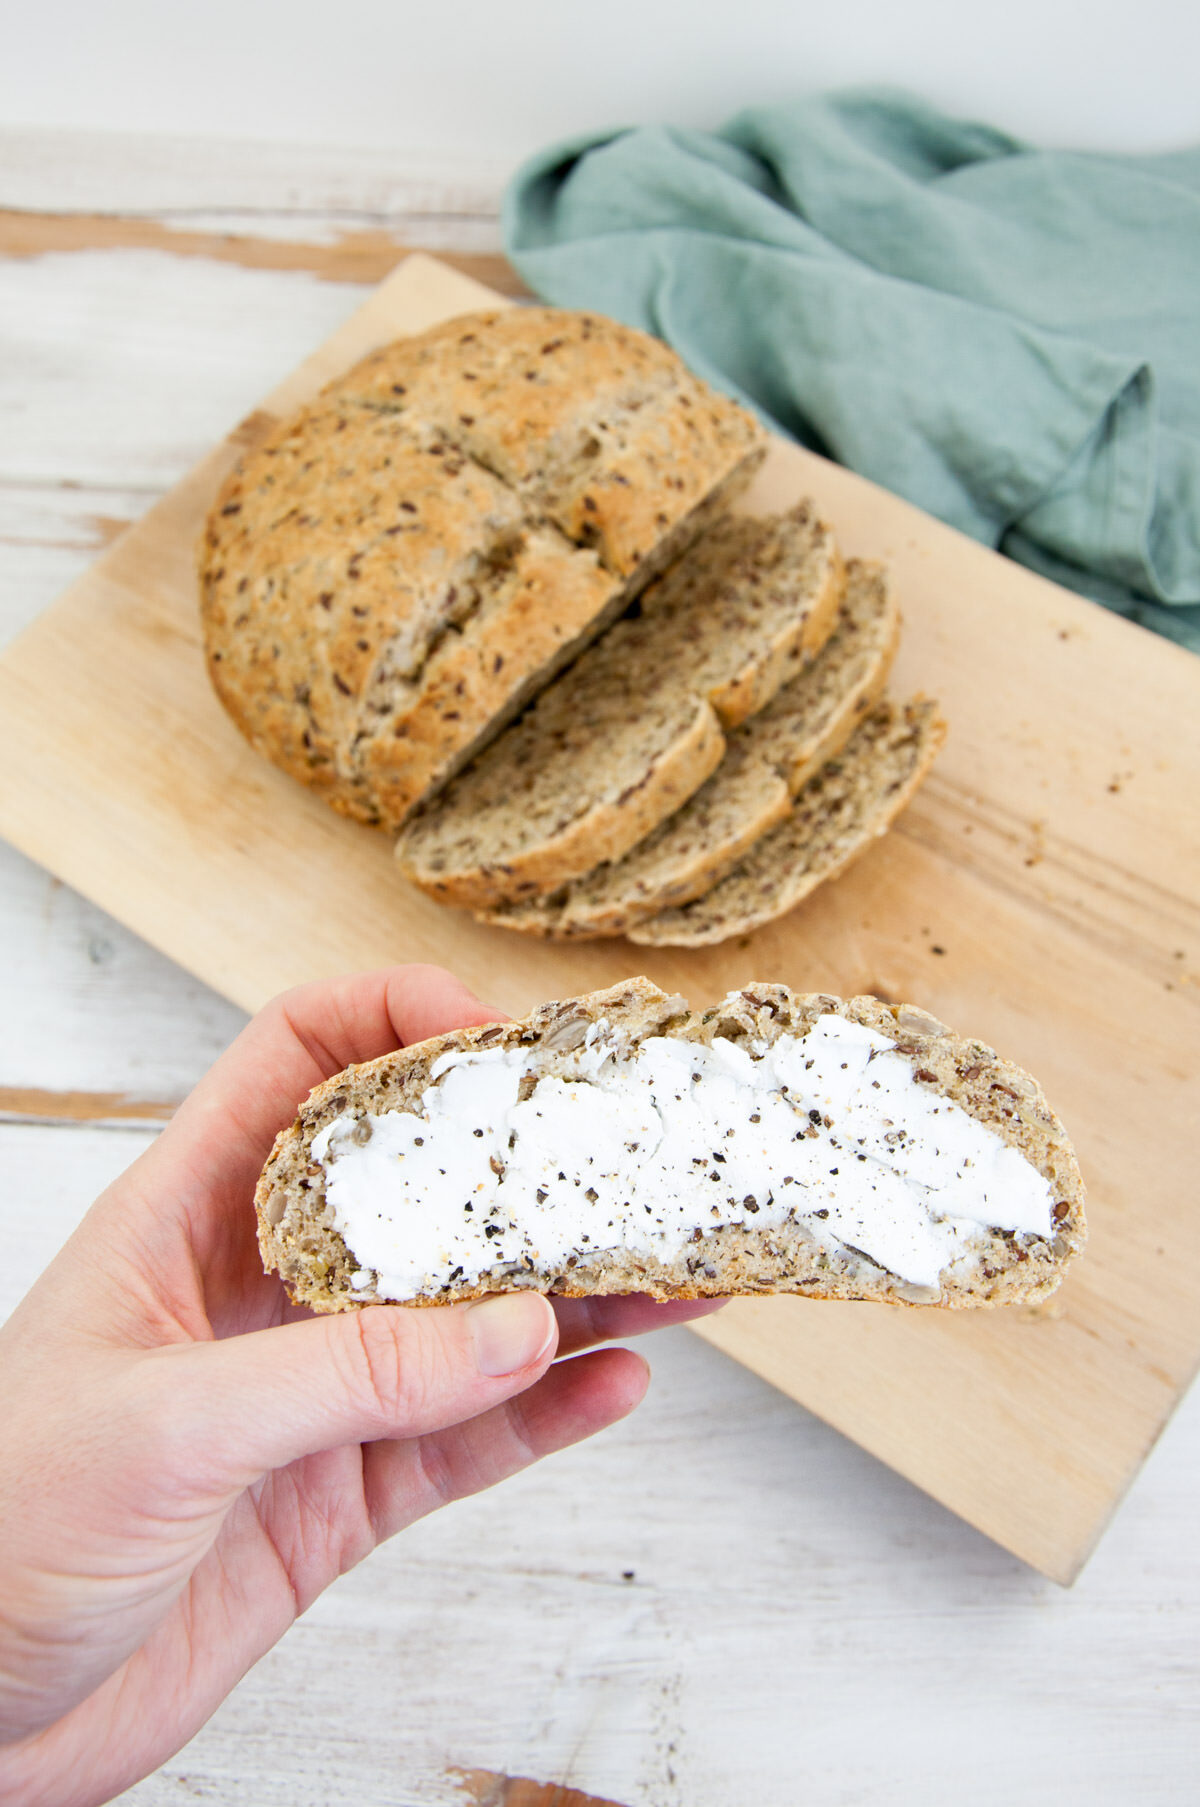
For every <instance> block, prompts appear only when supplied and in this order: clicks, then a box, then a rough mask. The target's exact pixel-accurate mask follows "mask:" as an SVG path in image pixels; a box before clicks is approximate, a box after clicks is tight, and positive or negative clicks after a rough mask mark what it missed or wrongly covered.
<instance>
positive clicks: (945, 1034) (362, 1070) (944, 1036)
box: [255, 978, 1086, 1311]
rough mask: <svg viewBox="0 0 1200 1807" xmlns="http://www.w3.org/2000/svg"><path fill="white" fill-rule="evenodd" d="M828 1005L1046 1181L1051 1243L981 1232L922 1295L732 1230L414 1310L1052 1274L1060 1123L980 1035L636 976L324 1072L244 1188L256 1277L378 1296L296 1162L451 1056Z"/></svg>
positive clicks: (943, 1293)
mask: <svg viewBox="0 0 1200 1807" xmlns="http://www.w3.org/2000/svg"><path fill="white" fill-rule="evenodd" d="M831 1013H832V1014H837V1015H840V1016H843V1017H845V1018H846V1019H847V1020H848V1021H850V1022H854V1023H860V1024H863V1025H865V1026H866V1027H868V1028H870V1029H874V1030H876V1031H878V1032H879V1033H881V1034H883V1035H885V1036H886V1037H887V1038H888V1039H889V1040H890V1041H891V1042H892V1043H893V1046H894V1047H895V1049H896V1051H897V1052H898V1053H900V1054H901V1055H903V1056H904V1058H905V1059H907V1060H909V1061H910V1062H911V1064H912V1066H913V1069H914V1078H915V1080H916V1082H917V1083H918V1084H919V1085H921V1086H927V1087H929V1088H931V1089H933V1090H935V1091H937V1092H938V1093H940V1094H941V1095H943V1096H946V1097H950V1098H953V1099H954V1100H955V1101H956V1102H957V1103H958V1104H959V1105H961V1106H962V1107H963V1108H964V1109H965V1110H967V1111H968V1112H969V1113H970V1114H971V1115H972V1116H973V1117H975V1118H976V1119H977V1120H978V1121H979V1122H981V1123H983V1124H985V1125H986V1126H987V1127H988V1128H990V1129H992V1130H994V1131H995V1132H996V1133H997V1134H998V1135H999V1136H1000V1137H1001V1138H1002V1139H1003V1140H1004V1141H1005V1142H1007V1143H1009V1144H1010V1145H1011V1146H1013V1147H1015V1148H1017V1149H1018V1150H1019V1151H1020V1152H1021V1153H1022V1154H1023V1155H1024V1156H1025V1158H1026V1159H1027V1160H1028V1161H1030V1162H1031V1164H1032V1165H1033V1166H1034V1167H1035V1168H1036V1169H1037V1170H1038V1172H1040V1173H1041V1174H1042V1175H1043V1176H1044V1177H1045V1178H1046V1179H1047V1180H1048V1181H1049V1183H1050V1185H1051V1187H1052V1188H1053V1193H1054V1198H1055V1206H1054V1232H1053V1235H1052V1236H1051V1238H1050V1239H1049V1240H1045V1239H1042V1238H1039V1237H1029V1236H1023V1235H1017V1234H1010V1233H1005V1232H993V1233H991V1235H990V1237H989V1238H987V1239H986V1240H985V1243H984V1245H983V1247H982V1249H981V1252H980V1255H979V1257H978V1261H977V1264H976V1269H975V1271H973V1272H972V1273H971V1274H970V1275H969V1276H967V1277H963V1276H958V1277H957V1278H954V1279H952V1280H949V1281H945V1282H944V1284H943V1286H942V1287H941V1289H940V1291H938V1293H937V1296H936V1297H934V1296H932V1293H933V1289H929V1288H920V1287H914V1286H912V1285H909V1284H908V1283H906V1282H904V1281H902V1280H901V1279H899V1277H898V1276H896V1275H895V1274H890V1273H888V1272H887V1271H886V1270H883V1269H880V1268H878V1267H876V1266H875V1265H874V1264H872V1263H870V1262H865V1260H864V1258H862V1257H861V1256H858V1257H857V1258H855V1251H847V1252H846V1257H845V1259H842V1258H839V1257H837V1256H836V1254H835V1255H833V1256H831V1255H830V1252H829V1251H828V1250H824V1249H821V1248H819V1247H817V1246H816V1245H815V1244H813V1243H812V1242H811V1241H810V1240H806V1238H805V1237H804V1236H803V1235H802V1234H801V1235H795V1236H793V1237H792V1238H791V1240H790V1241H789V1240H788V1237H787V1235H786V1233H783V1232H780V1231H779V1230H774V1231H772V1232H770V1233H769V1235H767V1236H764V1235H763V1234H762V1233H758V1232H755V1231H754V1230H753V1229H751V1228H747V1227H745V1226H736V1225H735V1226H730V1227H728V1228H727V1229H724V1230H720V1231H717V1232H715V1233H714V1234H712V1235H710V1236H708V1237H705V1238H703V1239H702V1241H701V1242H700V1243H699V1244H698V1245H688V1253H687V1255H686V1256H685V1257H682V1258H680V1259H679V1260H676V1261H673V1262H668V1263H662V1262H657V1261H655V1260H653V1259H649V1258H647V1257H645V1256H636V1257H635V1256H633V1255H632V1254H628V1255H624V1256H618V1255H605V1256H600V1257H596V1258H591V1259H589V1258H587V1257H585V1256H581V1257H579V1258H576V1257H571V1258H570V1259H569V1261H568V1263H567V1265H566V1267H565V1268H564V1269H563V1270H562V1271H556V1272H555V1273H553V1274H550V1273H539V1272H534V1273H528V1272H526V1271H525V1270H524V1269H521V1270H503V1271H497V1272H495V1273H491V1274H487V1275H484V1276H483V1277H482V1278H481V1280H480V1281H479V1282H478V1283H477V1284H474V1285H467V1286H464V1285H461V1284H459V1285H452V1284H449V1283H448V1282H447V1283H446V1284H443V1285H441V1286H439V1287H437V1289H436V1290H434V1291H431V1293H430V1294H429V1296H427V1297H422V1298H420V1299H416V1300H413V1301H411V1303H413V1304H414V1305H427V1304H451V1303H459V1302H461V1301H464V1300H468V1299H473V1298H480V1297H483V1296H485V1295H486V1294H488V1293H490V1292H497V1291H508V1290H512V1289H513V1288H515V1287H521V1286H530V1287H536V1288H538V1289H539V1290H546V1289H547V1288H552V1289H553V1290H554V1291H555V1292H558V1293H561V1294H563V1295H565V1296H567V1297H583V1296H591V1295H596V1294H603V1293H627V1292H643V1293H649V1294H651V1295H652V1296H653V1297H655V1298H660V1299H667V1298H699V1297H713V1296H727V1295H729V1294H761V1293H771V1292H797V1293H801V1294H803V1295H804V1296H806V1297H811V1298H835V1299H836V1298H855V1299H882V1300H887V1301H888V1302H890V1303H898V1304H910V1305H912V1304H925V1305H934V1304H936V1305H939V1306H941V1307H943V1308H946V1309H961V1308H964V1307H970V1306H992V1305H1001V1304H1007V1303H1013V1302H1018V1301H1022V1302H1028V1301H1029V1300H1032V1299H1038V1298H1042V1297H1045V1296H1046V1295H1047V1294H1049V1293H1050V1292H1052V1291H1053V1290H1054V1289H1055V1288H1056V1287H1057V1286H1058V1284H1059V1283H1060V1281H1061V1279H1062V1276H1063V1273H1064V1271H1065V1269H1066V1266H1067V1264H1068V1263H1069V1262H1070V1261H1071V1260H1073V1259H1074V1258H1075V1256H1077V1255H1078V1254H1079V1253H1080V1251H1081V1250H1082V1248H1083V1245H1084V1241H1085V1239H1086V1223H1085V1218H1084V1197H1083V1184H1082V1180H1081V1178H1080V1174H1079V1168H1078V1164H1077V1162H1076V1160H1075V1155H1074V1152H1073V1150H1072V1148H1071V1145H1070V1142H1069V1141H1068V1139H1067V1137H1066V1134H1065V1132H1064V1130H1063V1127H1062V1125H1061V1123H1060V1122H1059V1121H1058V1119H1057V1117H1056V1116H1055V1115H1054V1113H1053V1111H1052V1110H1051V1109H1050V1107H1049V1105H1048V1104H1047V1102H1046V1099H1045V1097H1044V1095H1043V1093H1042V1091H1041V1088H1040V1087H1039V1086H1038V1084H1037V1082H1036V1081H1035V1080H1034V1079H1032V1078H1031V1077H1030V1075H1029V1074H1028V1073H1025V1072H1023V1071H1022V1070H1021V1069H1020V1068H1019V1067H1016V1066H1014V1065H1013V1064H1012V1063H1011V1062H1008V1061H1004V1060H1002V1059H1000V1058H999V1056H997V1054H996V1053H995V1051H994V1050H993V1049H991V1048H989V1047H987V1046H986V1044H984V1043H982V1042H979V1041H976V1040H972V1039H969V1038H964V1037H960V1036H957V1035H955V1034H954V1033H953V1032H952V1031H950V1030H948V1029H946V1028H945V1026H944V1025H943V1024H941V1023H939V1022H937V1021H936V1019H934V1018H932V1017H930V1016H929V1015H927V1014H926V1013H925V1012H924V1011H922V1010H919V1009H917V1008H916V1007H914V1006H912V1005H907V1004H901V1005H886V1004H882V1003H880V1002H879V1001H878V1000H877V999H875V998H869V997H859V998H851V999H848V1000H844V1001H843V1000H841V999H838V998H833V997H829V996H827V995H825V994H820V993H818V994H812V995H804V994H800V993H796V992H792V991H790V990H789V989H788V987H786V986H782V985H773V984H767V983H753V984H750V985H746V986H743V987H742V988H741V990H740V991H736V992H731V993H730V994H729V996H728V997H727V998H726V999H724V1000H723V1002H722V1003H721V1004H719V1005H717V1006H715V1007H714V1008H712V1009H710V1010H708V1011H705V1012H703V1013H699V1012H689V1011H688V1009H687V1006H686V1003H685V1001H684V1000H683V999H682V998H679V997H672V996H669V995H667V994H665V993H663V992H661V991H659V989H658V988H657V986H654V985H652V984H651V983H650V982H649V981H648V980H646V979H642V978H639V979H631V980H627V981H625V982H624V983H623V984H621V985H618V986H613V987H610V988H609V989H608V990H607V991H600V992H591V993H588V994H586V995H584V996H583V997H579V998H571V999H567V1000H565V1001H561V1002H558V1001H555V1002H551V1003H548V1004H543V1005H541V1006H539V1007H538V1009H537V1010H535V1011H532V1012H531V1013H530V1015H529V1016H528V1017H526V1018H524V1019H522V1020H521V1021H518V1022H513V1023H506V1024H493V1025H490V1026H486V1027H484V1028H480V1029H470V1030H461V1031H455V1032H452V1033H451V1034H449V1035H443V1036H438V1037H436V1038H434V1039H433V1040H432V1041H429V1042H423V1043H420V1044H419V1045H417V1046H416V1047H413V1048H408V1049H402V1050H401V1051H400V1052H398V1053H396V1054H390V1055H385V1056H383V1057H382V1058H381V1059H380V1060H377V1061H372V1062H368V1063H366V1064H365V1065H363V1066H361V1067H356V1068H355V1067H352V1068H349V1069H347V1071H346V1072H345V1073H343V1074H339V1075H337V1077H336V1078H334V1079H331V1080H328V1081H326V1083H325V1084H324V1085H322V1086H318V1087H317V1089H316V1090H315V1091H314V1092H313V1093H312V1094H311V1095H310V1097H309V1098H308V1100H307V1101H306V1103H305V1104H304V1105H303V1106H302V1107H301V1110H300V1113H299V1115H298V1116H297V1118H296V1121H295V1123H294V1124H293V1125H292V1126H291V1128H290V1129H288V1130H285V1131H284V1132H283V1133H282V1134H281V1135H280V1136H279V1137H278V1138H277V1139H276V1143H275V1147H274V1148H273V1150H272V1152H271V1156H270V1158H269V1160H268V1161H267V1164H266V1166H265V1167H264V1169H263V1173H262V1176H261V1178H260V1180H259V1184H258V1188H257V1190H256V1193H255V1207H256V1211H257V1214H258V1224H259V1242H260V1247H261V1250H262V1255H263V1261H264V1265H265V1267H266V1268H267V1271H268V1272H270V1271H278V1272H280V1273H281V1274H282V1275H283V1277H284V1279H285V1281H286V1283H287V1285H288V1289H289V1291H290V1292H291V1294H292V1297H293V1298H294V1299H295V1300H296V1301H297V1302H299V1303H303V1304H306V1305H309V1306H311V1307H312V1308H313V1309H314V1310H317V1311H341V1310H347V1309H353V1308H355V1307H357V1306H359V1305H363V1304H371V1303H379V1302H382V1301H379V1300H378V1299H377V1298H376V1296H375V1295H374V1292H373V1289H372V1287H370V1286H366V1287H364V1286H363V1285H362V1284H360V1283H359V1282H358V1281H357V1280H355V1279H354V1278H352V1276H353V1275H354V1273H355V1269H356V1264H355V1262H354V1258H353V1256H352V1255H351V1254H350V1253H349V1251H348V1250H347V1249H346V1246H345V1244H344V1243H343V1242H342V1240H341V1238H340V1236H339V1235H338V1233H337V1231H336V1230H335V1229H334V1228H333V1226H332V1222H331V1221H330V1219H329V1216H328V1213H327V1212H326V1209H325V1206H324V1190H323V1186H324V1174H323V1171H322V1169H321V1168H320V1167H319V1166H318V1165H316V1164H315V1163H311V1162H309V1161H308V1158H307V1153H306V1150H307V1148H308V1146H309V1145H310V1144H311V1141H312V1138H313V1137H314V1136H315V1135H316V1134H317V1133H318V1132H319V1130H320V1129H321V1128H323V1127H324V1126H325V1125H326V1124H327V1123H329V1122H331V1121H332V1120H333V1119H334V1118H335V1117H338V1116H340V1115H341V1114H342V1113H343V1112H345V1111H347V1110H349V1111H351V1112H355V1111H357V1112H359V1113H365V1112H367V1111H372V1110H375V1111H378V1110H385V1109H407V1110H417V1109H419V1108H420V1097H421V1093H422V1091H423V1090H424V1087H425V1085H426V1084H427V1083H428V1079H429V1074H430V1072H431V1069H432V1068H433V1066H434V1063H435V1062H436V1061H437V1059H438V1058H439V1057H440V1056H441V1055H442V1054H444V1053H447V1052H451V1051H456V1052H457V1051H463V1052H465V1051H469V1050H472V1049H478V1048H481V1047H495V1046H504V1047H513V1046H518V1045H520V1046H525V1047H528V1048H530V1049H531V1050H534V1051H535V1052H536V1057H537V1059H538V1062H539V1065H540V1066H541V1067H542V1070H543V1071H553V1070H554V1061H555V1059H556V1057H557V1056H558V1055H561V1054H564V1053H566V1052H568V1051H569V1050H570V1049H571V1048H573V1047H576V1046H578V1045H579V1042H580V1041H581V1040H582V1039H583V1037H584V1036H585V1035H586V1033H587V1031H588V1029H589V1027H590V1026H591V1025H592V1024H595V1023H598V1022H601V1021H603V1022H604V1023H605V1024H606V1025H608V1026H609V1028H610V1029H612V1028H614V1027H615V1029H616V1030H617V1031H618V1032H619V1033H620V1034H621V1036H622V1037H623V1038H625V1039H627V1041H628V1042H629V1044H630V1045H632V1044H634V1043H636V1042H637V1041H639V1040H641V1039H643V1038H644V1037H646V1036H648V1035H654V1034H669V1035H675V1036H680V1037H683V1038H687V1039H692V1040H696V1041H700V1042H708V1041H711V1040H712V1039H713V1038H714V1037H716V1036H723V1037H727V1038H730V1039H733V1040H744V1041H746V1042H747V1043H749V1044H750V1045H751V1046H762V1045H764V1044H765V1045H769V1044H770V1043H771V1042H772V1041H774V1040H775V1039H776V1037H777V1036H779V1035H781V1034H786V1033H789V1032H791V1033H797V1034H803V1033H804V1031H805V1030H806V1028H807V1027H808V1026H810V1025H811V1024H812V1023H813V1022H814V1021H815V1020H816V1019H817V1017H819V1016H821V1015H825V1014H831Z"/></svg>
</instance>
